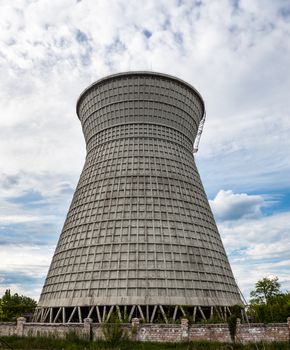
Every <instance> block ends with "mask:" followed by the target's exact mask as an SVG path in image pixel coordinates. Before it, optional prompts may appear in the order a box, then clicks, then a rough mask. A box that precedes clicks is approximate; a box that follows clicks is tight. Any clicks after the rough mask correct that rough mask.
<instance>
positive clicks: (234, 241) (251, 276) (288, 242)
mask: <svg viewBox="0 0 290 350" xmlns="http://www.w3.org/2000/svg"><path fill="white" fill-rule="evenodd" d="M289 221H290V212H283V213H276V214H272V215H269V216H266V217H257V218H252V219H249V218H245V219H241V220H236V221H224V222H220V223H219V224H218V227H219V231H220V234H221V236H222V240H223V243H224V245H225V248H226V251H227V252H228V254H229V258H230V261H231V265H232V268H233V271H234V273H235V276H236V278H237V281H238V283H239V285H240V288H241V289H242V290H243V292H244V293H245V295H246V296H248V295H249V290H250V289H253V288H254V284H255V282H257V280H259V279H261V278H263V277H266V276H268V275H275V276H278V277H279V280H280V281H281V282H282V287H283V289H284V290H286V289H288V290H289V289H290V278H289V276H290V274H289V272H290V261H289V252H290V228H289Z"/></svg>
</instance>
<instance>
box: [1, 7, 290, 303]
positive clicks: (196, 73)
mask: <svg viewBox="0 0 290 350" xmlns="http://www.w3.org/2000/svg"><path fill="white" fill-rule="evenodd" d="M0 13H1V14H0V104H1V107H0V110H1V116H0V164H1V166H0V293H3V292H4V291H5V289H7V288H10V289H11V291H12V292H18V293H21V294H25V295H28V296H30V297H33V298H35V299H38V297H39V294H40V292H41V288H42V285H43V282H44V278H45V276H46V273H47V270H48V267H49V264H50V260H51V257H52V254H53V251H54V248H55V245H56V242H57V239H58V236H59V234H60V231H61V228H62V225H63V222H64V219H65V215H66V213H67V210H68V206H69V204H70V201H71V198H72V195H73V192H74V188H75V186H76V183H77V181H78V178H79V175H80V173H81V169H82V166H83V163H84V158H85V143H84V140H83V135H82V131H81V126H80V123H79V121H78V119H77V117H76V113H75V103H76V100H77V98H78V96H79V94H80V92H81V91H82V90H83V89H84V88H85V87H87V86H88V85H89V84H90V83H92V82H93V81H95V80H97V79H99V78H101V77H103V76H105V75H107V74H110V73H116V72H120V71H128V70H153V71H158V72H163V73H168V74H171V75H175V76H177V77H179V78H181V79H184V80H186V81H187V82H189V83H191V84H192V85H193V86H195V87H196V88H197V89H198V90H199V91H200V93H201V94H202V96H203V97H204V100H205V103H206V109H207V121H206V124H205V127H204V132H203V135H202V138H201V142H200V149H199V152H198V153H197V155H196V162H197V165H198V168H199V171H200V173H201V177H202V179H203V182H204V186H205V189H206V192H207V194H208V197H209V200H210V204H211V206H212V209H213V212H214V214H215V217H216V220H217V223H218V226H219V229H220V233H221V236H222V239H223V241H224V244H225V247H226V250H227V253H228V255H229V259H230V262H231V265H232V268H233V271H234V274H235V277H236V280H237V282H238V284H239V287H240V289H241V290H242V292H243V294H244V295H245V297H248V295H249V291H250V290H251V289H253V287H254V283H255V282H256V281H257V280H258V279H260V278H262V277H265V276H272V275H275V276H278V277H279V280H280V282H281V284H282V287H283V289H284V290H286V289H288V290H290V228H289V227H290V105H289V102H290V2H289V0H275V1H273V0H195V1H193V0H192V1H190V0H185V1H182V0H179V1H178V0H143V1H141V0H126V1H125V0H104V1H103V0H99V1H97V0H82V1H75V0H61V1H59V0H15V1H8V0H0Z"/></svg>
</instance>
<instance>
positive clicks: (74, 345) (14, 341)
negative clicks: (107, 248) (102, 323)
mask: <svg viewBox="0 0 290 350" xmlns="http://www.w3.org/2000/svg"><path fill="white" fill-rule="evenodd" d="M1 340H2V343H1ZM4 342H6V343H7V344H8V345H9V346H10V347H11V348H12V349H25V350H28V349H29V350H32V349H33V350H98V349H100V350H288V349H290V347H289V344H288V343H270V344H266V343H256V344H248V345H242V344H226V343H215V342H191V343H166V344H165V343H150V342H132V341H122V342H119V343H117V344H112V343H110V342H105V341H98V342H88V341H86V340H83V339H79V338H75V339H63V340H62V339H56V338H53V337H49V338H47V337H37V338H36V337H35V338H30V337H27V338H20V337H14V336H13V337H2V338H0V349H9V347H8V346H7V345H5V343H4Z"/></svg>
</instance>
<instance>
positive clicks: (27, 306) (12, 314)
mask: <svg viewBox="0 0 290 350" xmlns="http://www.w3.org/2000/svg"><path fill="white" fill-rule="evenodd" d="M0 301H1V302H0V308H1V310H2V312H0V320H1V321H15V320H16V319H17V318H18V317H20V316H23V315H26V314H30V313H32V312H33V311H34V309H35V307H36V305H37V303H36V301H35V300H33V299H31V298H29V297H26V296H24V295H18V294H17V293H15V294H13V295H12V294H11V292H10V290H9V289H7V290H6V292H5V294H4V295H3V297H2V298H1V299H0Z"/></svg>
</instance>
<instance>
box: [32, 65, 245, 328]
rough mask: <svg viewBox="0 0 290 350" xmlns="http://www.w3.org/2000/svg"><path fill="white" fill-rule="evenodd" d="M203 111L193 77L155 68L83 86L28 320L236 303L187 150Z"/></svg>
mask: <svg viewBox="0 0 290 350" xmlns="http://www.w3.org/2000/svg"><path fill="white" fill-rule="evenodd" d="M204 113H205V109H204V102H203V100H202V98H201V96H200V94H199V93H198V92H197V91H196V90H195V89H194V88H193V87H192V86H191V85H189V84H187V83H186V82H184V81H182V80H180V79H177V78H175V77H172V76H168V75H165V74H159V73H153V72H128V73H121V74H116V75H111V76H108V77H105V78H103V79H101V80H99V81H97V82H95V83H94V84H92V85H91V86H89V87H88V88H87V89H86V90H85V91H84V92H83V93H82V94H81V96H80V98H79V100H78V102H77V114H78V117H79V119H80V121H81V124H82V128H83V133H84V136H85V141H86V147H87V156H86V161H85V165H84V168H83V171H82V174H81V176H80V180H79V183H78V185H77V188H76V190H75V193H74V196H73V199H72V203H71V206H70V208H69V212H68V214H67V218H66V220H65V224H64V227H63V230H62V233H61V235H60V238H59V241H58V244H57V247H56V250H55V253H54V256H53V259H52V263H51V266H50V269H49V272H48V275H47V278H46V281H45V284H44V287H43V290H42V293H41V297H40V300H39V303H38V308H37V310H36V313H35V316H34V317H35V321H37V322H64V323H67V322H83V319H84V318H86V317H91V318H92V319H93V320H94V322H105V321H108V320H110V317H111V316H112V315H114V314H115V315H118V317H119V318H120V320H122V321H130V320H131V319H132V317H139V318H142V319H143V320H144V321H146V322H160V320H161V321H164V322H169V321H170V320H174V321H175V320H177V318H179V317H184V316H188V315H189V316H190V317H192V319H193V321H196V320H199V319H202V318H203V319H208V318H211V317H212V316H213V315H214V314H216V315H218V316H220V317H222V318H226V317H227V315H228V314H229V313H230V307H231V306H233V305H235V304H239V305H242V301H241V298H240V294H239V290H238V287H237V285H236V282H235V279H234V277H233V274H232V271H231V267H230V264H229V262H228V259H227V256H226V253H225V250H224V247H223V244H222V241H221V238H220V235H219V232H218V229H217V226H216V223H215V220H214V217H213V215H212V212H211V209H210V207H209V203H208V200H207V197H206V194H205V191H204V189H203V185H202V182H201V179H200V177H199V174H198V171H197V168H196V165H195V161H194V156H193V144H194V141H195V138H196V135H197V131H198V127H199V125H200V122H201V120H202V118H203V116H204Z"/></svg>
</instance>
